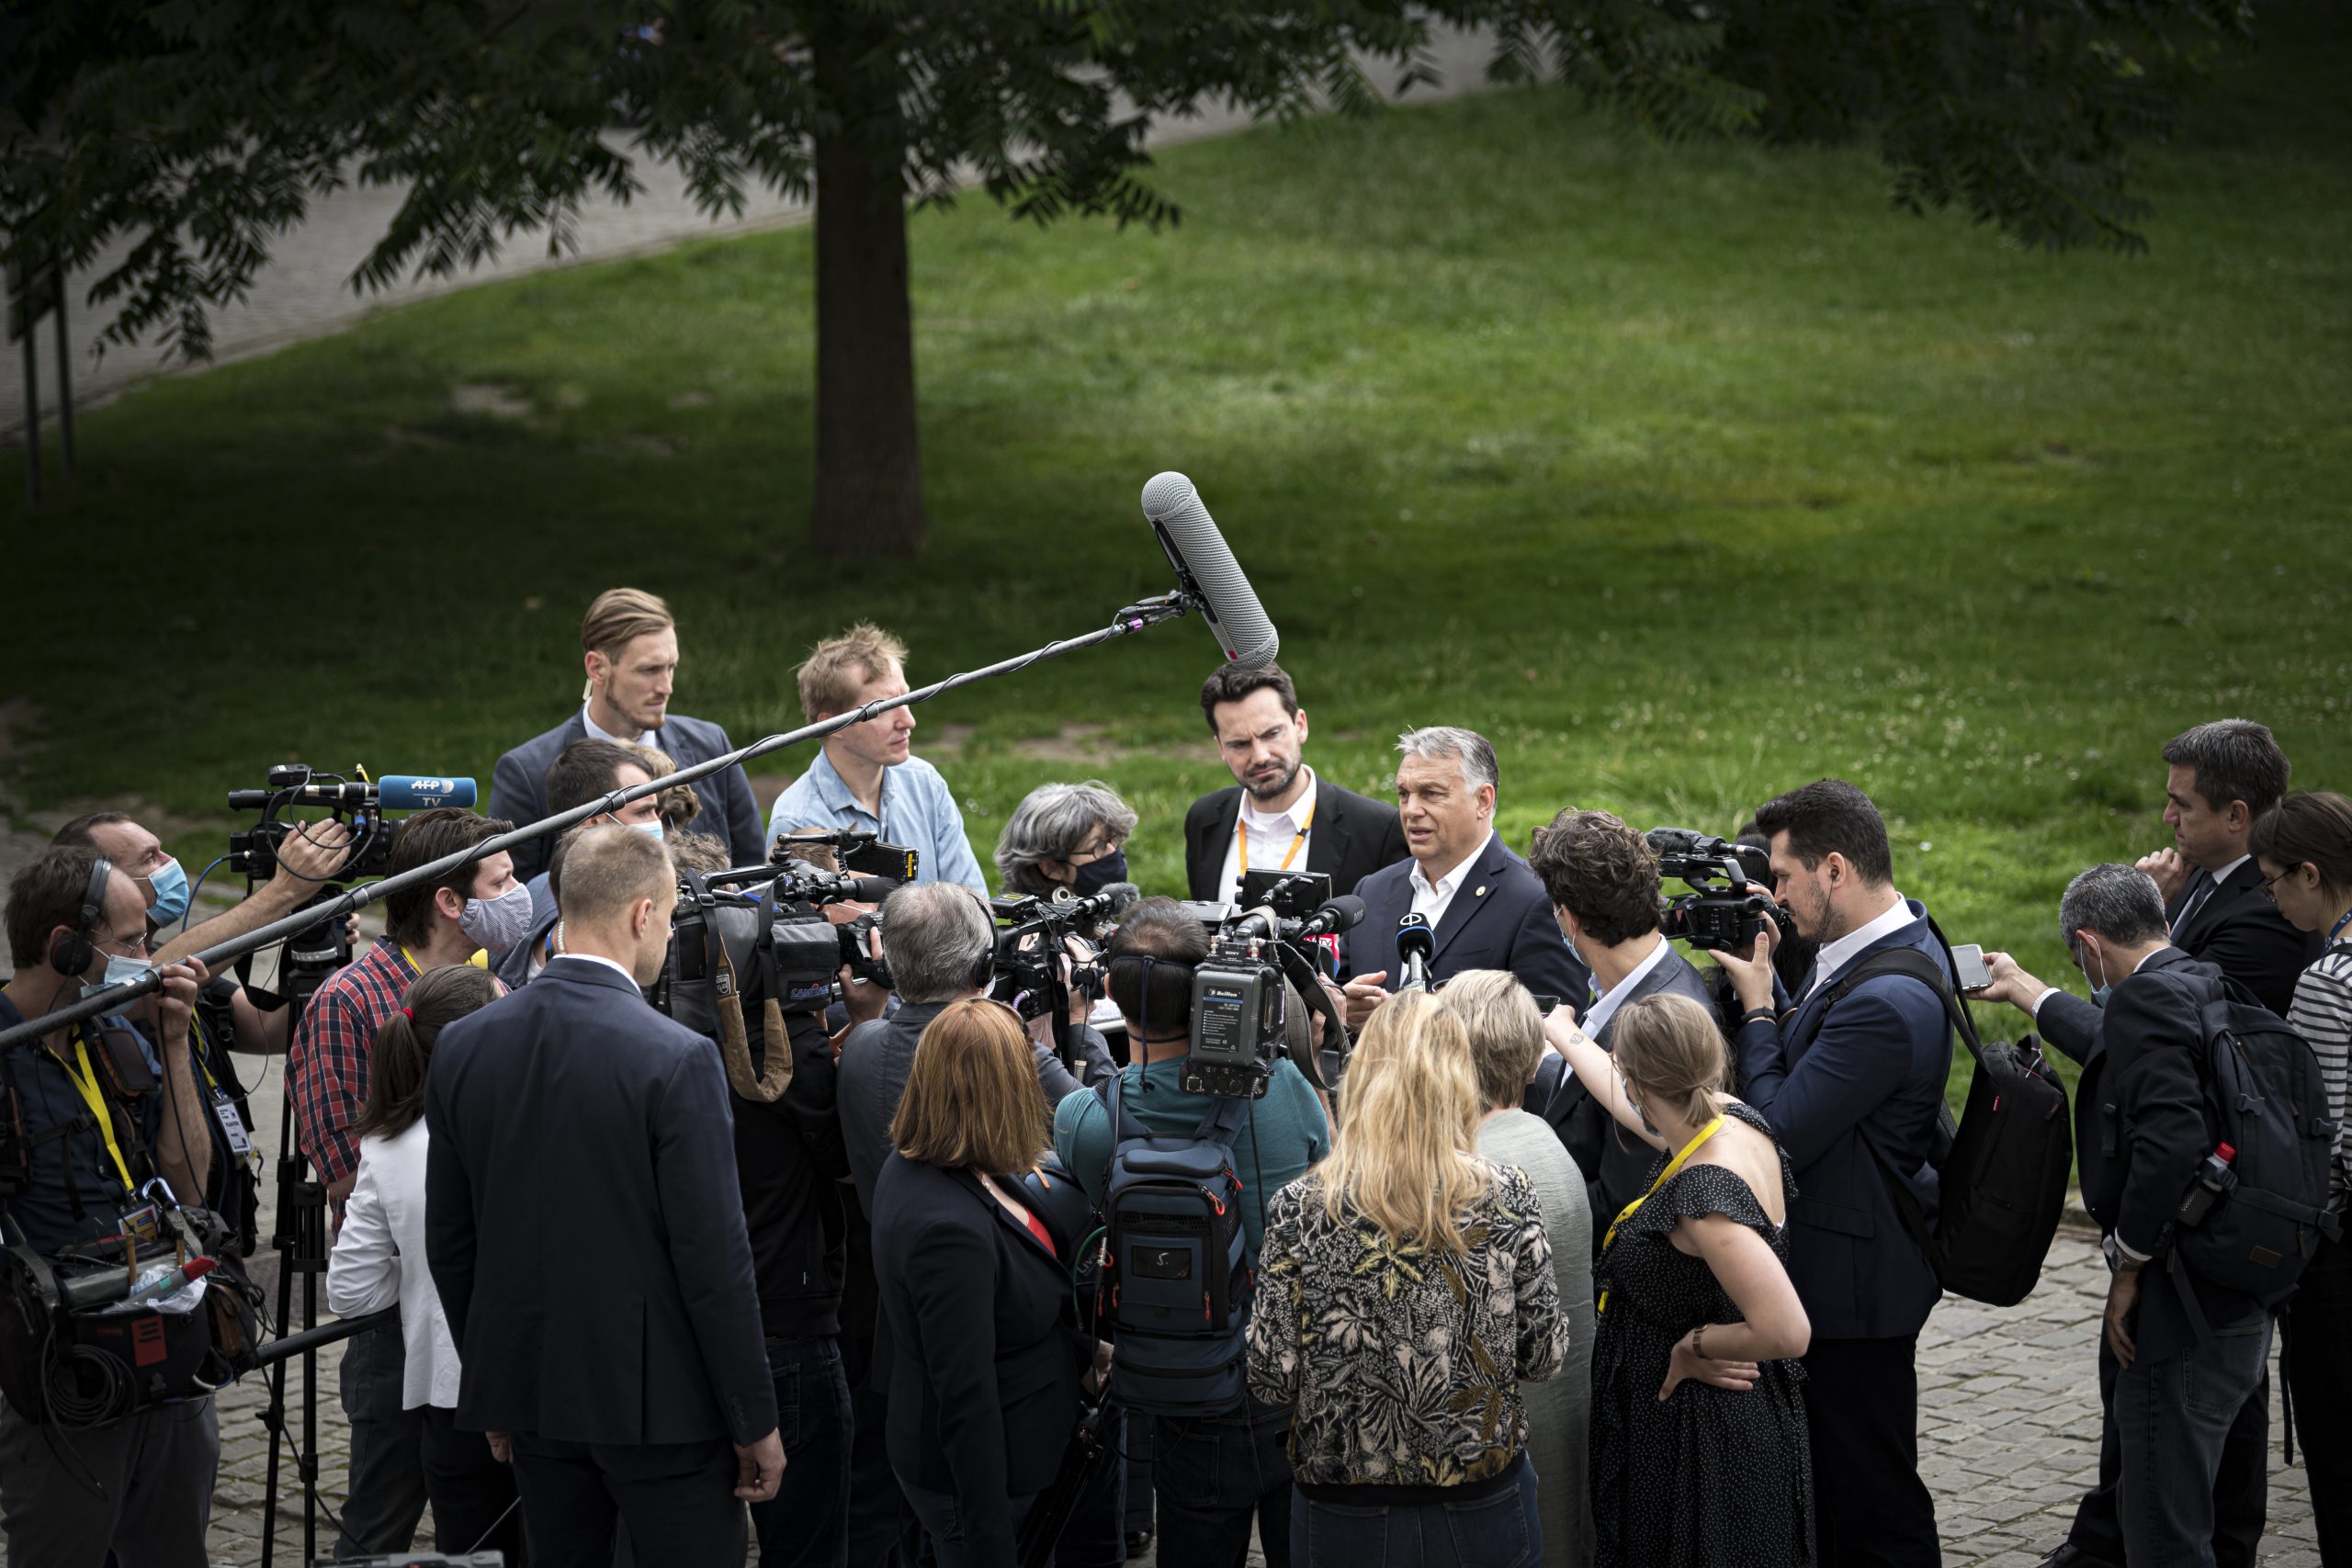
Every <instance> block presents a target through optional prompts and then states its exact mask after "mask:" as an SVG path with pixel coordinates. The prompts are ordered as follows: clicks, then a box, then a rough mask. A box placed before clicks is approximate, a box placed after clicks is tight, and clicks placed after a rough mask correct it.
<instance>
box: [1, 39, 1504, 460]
mask: <svg viewBox="0 0 2352 1568" xmlns="http://www.w3.org/2000/svg"><path fill="white" fill-rule="evenodd" d="M1492 52H1493V42H1492V39H1491V37H1490V36H1489V35H1487V34H1486V33H1484V32H1462V31H1456V30H1454V29H1451V28H1438V29H1433V30H1432V35H1431V39H1430V49H1429V51H1428V55H1429V59H1430V62H1432V63H1433V64H1435V65H1436V67H1437V69H1438V71H1439V73H1440V74H1441V76H1442V85H1440V86H1438V87H1435V88H1426V87H1424V88H1416V89H1415V90H1414V92H1413V94H1412V96H1411V100H1410V101H1412V102H1414V103H1417V104H1419V103H1434V102H1436V101H1438V100H1439V99H1441V98H1444V97H1448V96H1453V95H1455V94H1459V93H1464V92H1471V91H1475V90H1476V89H1477V88H1478V87H1479V86H1480V85H1482V84H1483V82H1484V80H1485V74H1486V66H1487V58H1488V56H1489V55H1491V54H1492ZM1395 75H1396V73H1395V71H1394V70H1393V68H1388V67H1380V68H1377V69H1375V70H1374V78H1373V79H1374V82H1375V83H1377V84H1380V85H1384V86H1385V85H1387V84H1388V83H1390V82H1393V81H1394V79H1395ZM1251 123H1253V122H1252V121H1251V120H1250V118H1249V117H1248V116H1246V115H1240V114H1236V113H1234V112H1233V111H1232V110H1231V109H1230V108H1229V107H1226V106H1225V105H1223V104H1221V103H1220V104H1217V105H1215V106H1211V107H1206V108H1204V111H1203V112H1202V113H1200V114H1196V115H1190V116H1185V117H1183V118H1162V119H1160V120H1159V121H1157V122H1155V123H1154V125H1153V127H1152V130H1151V131H1150V133H1149V135H1148V138H1147V141H1148V144H1149V145H1151V146H1153V147H1156V148H1157V147H1168V146H1173V145H1175V144H1177V143H1179V142H1183V141H1199V140H1201V139H1203V138H1204V137H1210V136H1221V135H1225V134H1227V133H1228V132H1231V131H1235V130H1243V129H1245V128H1247V127H1248V126H1250V124H1251ZM608 140H610V141H611V142H612V144H613V145H614V146H615V147H616V148H617V149H623V150H626V147H627V142H628V138H627V136H626V135H622V134H617V133H616V135H614V136H613V137H611V138H609V139H608ZM635 162H636V165H637V169H636V172H637V175H638V177H639V179H640V180H642V181H643V182H644V184H645V189H644V190H642V191H640V192H639V193H638V195H637V196H636V197H634V198H633V199H631V200H630V201H629V202H628V203H627V204H626V205H622V204H618V203H615V202H610V201H591V202H586V203H583V204H582V209H581V212H580V217H579V221H578V223H577V224H576V225H575V228H574V237H575V239H576V240H577V242H578V243H577V245H576V247H575V249H574V250H573V251H572V252H571V253H570V254H565V255H561V256H550V255H549V254H548V247H547V239H546V236H545V235H544V234H541V233H530V232H526V233H523V234H518V235H516V236H515V237H514V238H513V239H512V240H510V241H509V242H508V243H506V245H505V246H504V247H503V249H502V250H501V252H500V253H499V254H498V255H497V256H496V257H494V258H492V260H490V261H488V262H486V263H484V264H483V265H481V267H479V268H477V269H476V270H474V271H473V272H470V273H467V274H464V275H461V276H458V277H454V278H432V277H425V278H418V277H409V278H403V279H402V280H401V282H399V283H398V284H396V285H394V286H393V287H392V288H389V289H386V290H384V291H383V292H381V293H375V294H365V295H362V294H356V293H354V292H353V291H352V288H351V281H350V280H351V276H352V273H353V272H354V271H355V270H356V268H357V266H358V265H359V262H360V260H361V258H362V257H364V256H365V255H366V254H367V253H368V247H369V246H370V245H372V244H374V243H375V242H376V241H377V240H378V239H379V237H380V236H381V235H382V234H383V232H384V229H385V226H386V224H387V223H388V222H389V221H390V219H391V217H392V214H393V213H394V212H396V211H397V210H398V209H399V208H400V205H401V201H402V200H403V199H404V198H405V196H406V189H405V187H375V188H369V187H365V186H351V187H347V188H345V189H344V190H342V191H339V192H337V193H335V194H334V195H333V196H330V197H322V198H320V199H316V200H314V201H312V203H311V214H310V217H309V219H308V220H306V221H305V222H304V223H303V224H302V225H301V226H300V228H298V229H296V230H294V231H292V232H290V233H288V234H286V235H284V236H282V237H281V238H279V239H278V241H277V243H276V244H275V245H274V246H273V255H272V259H271V261H270V264H269V265H267V266H266V267H264V268H263V269H262V270H261V272H260V273H259V274H258V275H256V276H255V277H254V284H253V288H252V290H251V292H250V293H249V294H248V296H247V297H246V299H244V300H243V302H242V303H239V304H236V305H232V306H230V307H227V308H225V309H222V310H215V311H214V312H213V313H212V331H213V353H214V355H216V356H217V358H218V359H220V360H227V359H236V358H241V357H243V356H246V355H254V354H264V353H267V352H268V351H270V350H271V349H275V348H280V347H283V346H284V345H286V344H289V343H294V342H298V341H300V339H303V338H311V337H318V336H321V335H322V334H324V333H331V332H335V331H338V330H340V329H341V328H343V327H345V326H348V325H349V324H350V323H351V322H353V321H356V320H357V319H358V318H360V317H361V316H364V315H366V314H367V313H368V311H370V310H379V309H382V308H384V307H386V306H390V305H398V304H402V303H405V302H407V301H409V300H412V299H424V298H426V297H428V296H431V295H435V294H443V293H447V292H448V291H449V290H451V289H453V288H467V287H469V285H472V284H475V283H481V282H486V281H488V280H490V279H492V278H498V277H512V276H516V275H518V274H521V273H526V272H536V271H537V270H539V269H540V268H542V267H548V266H555V265H571V264H573V263H577V262H586V261H602V260H607V259H609V258H611V257H614V256H624V255H636V254H644V253H646V252H649V251H658V250H664V249H667V248H668V247H670V246H672V245H674V244H677V243H680V242H682V241H685V240H695V239H711V238H722V237H726V236H729V235H734V234H744V233H751V232H753V231H759V230H763V229H773V228H777V227H780V226H783V225H786V224H792V223H798V222H803V221H805V220H807V219H808V216H809V212H808V209H807V207H806V206H805V205H804V204H802V203H799V202H794V201H787V200H786V199H785V198H784V197H780V196H778V195H776V194H775V192H773V191H770V190H766V189H763V188H762V187H760V186H757V185H753V186H751V187H750V188H748V189H746V191H745V192H744V209H743V214H742V216H741V217H740V218H729V219H728V220H726V221H724V222H713V221H712V220H710V219H709V218H708V217H707V216H706V215H704V214H703V213H701V212H699V211H697V210H696V209H695V204H694V200H693V198H692V197H690V196H689V195H688V194H687V192H686V188H685V183H684V179H683V178H682V177H681V176H680V175H679V174H678V172H677V170H676V169H675V168H673V167H669V166H666V165H659V164H650V162H648V161H647V160H646V159H644V158H641V157H640V158H638V159H636V160H635ZM129 251H130V243H129V242H127V241H123V242H118V243H116V244H115V245H114V246H113V247H111V248H110V249H109V250H108V251H107V253H106V254H104V255H103V256H102V257H101V258H100V265H99V266H98V268H96V269H94V270H93V271H91V272H86V273H76V274H74V276H73V277H72V279H71V280H70V284H71V293H70V294H69V296H68V298H69V301H70V302H69V306H68V310H67V314H66V321H67V328H68V334H69V336H70V337H71V339H72V342H73V347H74V361H73V367H72V371H73V376H72V378H73V383H74V403H75V405H76V406H77V407H78V406H81V405H84V404H86V403H90V402H94V401H103V400H107V399H109V398H112V397H115V396H118V395H119V394H120V393H121V392H123V391H125V390H127V389H130V388H132V387H134V386H136V385H137V384H138V383H139V382H141V381H142V380H145V379H148V378H152V377H153V376H155V375H158V374H161V373H164V372H165V371H166V370H170V369H185V368H186V367H177V366H169V365H167V364H166V362H165V360H164V353H163V350H162V349H161V348H160V347H159V346H158V345H156V344H154V343H153V342H149V343H142V344H135V345H133V346H131V347H130V348H120V347H117V348H110V349H108V350H107V352H106V355H104V357H102V358H100V359H98V360H96V361H95V362H94V361H93V360H92V359H91V357H90V351H91V347H92V345H93V344H96V341H97V337H98V333H99V332H100V331H101V330H103V329H104V327H105V326H106V324H107V322H108V321H111V320H113V318H114V310H113V308H112V307H110V306H109V307H102V308H99V309H92V308H90V307H88V306H86V305H85V303H84V300H85V298H86V296H87V294H88V291H89V286H90V284H91V282H92V281H93V280H94V279H95V277H96V276H99V275H100V274H101V273H102V272H103V271H104V270H105V268H107V267H109V266H112V265H117V264H118V263H119V261H120V259H121V258H122V256H124V255H126V254H129ZM51 332H52V329H51V326H50V325H49V324H48V323H47V322H44V323H42V325H41V328H40V353H41V368H40V401H41V407H42V409H43V410H44V411H45V412H44V417H45V420H54V418H55V417H56V412H57V407H56V405H57V381H56V374H57V373H56V364H55V351H54V348H53V346H52V344H53V338H52V336H51ZM7 346H8V347H9V354H8V356H7V359H8V362H7V364H6V374H5V375H0V434H11V433H15V432H17V431H19V430H21V428H22V426H23V424H24V423H25V394H24V381H23V377H22V374H21V372H20V371H19V370H18V369H17V367H16V364H15V358H16V354H15V349H14V346H13V345H7ZM47 449H48V457H49V462H50V463H51V465H52V468H53V465H54V464H55V463H56V462H57V448H56V436H55V434H54V433H53V432H52V433H51V434H50V436H49V438H48V448H47Z"/></svg>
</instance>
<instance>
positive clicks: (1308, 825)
mask: <svg viewBox="0 0 2352 1568" xmlns="http://www.w3.org/2000/svg"><path fill="white" fill-rule="evenodd" d="M1304 771H1305V773H1306V790H1305V791H1304V792H1302V793H1301V794H1300V795H1299V797H1298V798H1297V799H1296V800H1294V801H1292V802H1291V803H1290V809H1289V810H1287V811H1278V812H1276V813H1274V815H1272V817H1261V816H1259V815H1258V806H1257V802H1256V801H1255V800H1254V799H1252V798H1251V796H1250V792H1249V791H1248V790H1246V789H1245V790H1243V791H1242V792H1241V810H1240V812H1239V813H1238V815H1236V816H1235V818H1233V832H1232V835H1231V836H1230V837H1229V838H1227V840H1226V845H1225V869H1224V870H1223V871H1221V872H1220V873H1218V874H1217V882H1216V888H1215V889H1214V890H1213V891H1212V893H1211V894H1210V898H1211V901H1212V902H1214V903H1218V904H1230V903H1232V902H1234V897H1233V890H1234V889H1235V888H1236V887H1238V886H1240V885H1241V873H1242V871H1243V870H1244V869H1245V868H1244V867H1243V865H1242V863H1241V846H1242V833H1243V830H1244V829H1247V830H1248V833H1249V844H1250V863H1249V866H1248V867H1247V868H1246V869H1248V870H1250V871H1280V870H1282V869H1283V861H1284V860H1285V859H1287V860H1288V861H1289V862H1290V869H1291V870H1293V871H1305V870H1306V857H1307V854H1308V852H1310V851H1312V850H1313V848H1314V847H1315V796H1316V793H1317V790H1316V784H1315V770H1314V769H1313V768H1307V769H1306V770H1304ZM1294 841H1295V843H1296V846H1297V847H1296V849H1295V851H1294V849H1293V848H1292V845H1293V843H1294Z"/></svg>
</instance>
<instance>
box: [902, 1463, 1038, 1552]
mask: <svg viewBox="0 0 2352 1568" xmlns="http://www.w3.org/2000/svg"><path fill="white" fill-rule="evenodd" d="M899 1490H900V1491H902V1492H904V1493H905V1494H906V1495H907V1506H909V1507H910V1508H912V1509H913V1510H914V1511H915V1517H916V1518H917V1519H919V1520H921V1521H922V1533H923V1535H924V1537H925V1538H926V1539H927V1540H929V1541H930V1543H931V1554H932V1557H933V1560H934V1561H935V1562H937V1563H938V1565H939V1568H977V1565H978V1562H979V1561H980V1560H979V1557H978V1554H976V1553H975V1552H974V1551H973V1550H972V1543H971V1542H970V1541H967V1540H965V1539H964V1521H963V1517H962V1514H961V1512H960V1510H959V1509H958V1507H957V1505H956V1494H955V1493H953V1492H933V1491H929V1490H927V1489H925V1488H923V1487H921V1486H916V1485H913V1484H911V1483H908V1482H905V1481H901V1482H899ZM1037 1498H1038V1494H1037V1493H1035V1492H1023V1493H1022V1494H1021V1495H1018V1496H1016V1497H1012V1498H1009V1499H1007V1506H1008V1507H1010V1508H1011V1510H1012V1533H1013V1535H1014V1536H1015V1537H1016V1538H1017V1537H1018V1536H1019V1535H1020V1534H1021V1521H1022V1520H1023V1519H1025V1518H1027V1517H1029V1510H1030V1508H1031V1507H1032V1506H1035V1503H1036V1501H1037Z"/></svg>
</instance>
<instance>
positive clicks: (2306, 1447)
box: [2279, 1241, 2352, 1568]
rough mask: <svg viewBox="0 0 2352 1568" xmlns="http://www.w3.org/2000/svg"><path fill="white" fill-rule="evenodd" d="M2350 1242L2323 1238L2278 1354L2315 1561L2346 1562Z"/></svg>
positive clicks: (2338, 1566) (2349, 1535) (2351, 1394)
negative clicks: (2307, 1490) (2307, 1497)
mask: <svg viewBox="0 0 2352 1568" xmlns="http://www.w3.org/2000/svg"><path fill="white" fill-rule="evenodd" d="M2347 1325H2352V1246H2347V1244H2346V1243H2345V1242H2341V1241H2323V1242H2321V1243H2320V1244H2319V1252H2318V1254H2317V1256H2315V1257H2313V1258H2312V1260H2311V1264H2310V1266H2309V1267H2308V1268H2306V1269H2304V1270H2303V1277H2302V1280H2301V1282H2300V1283H2299V1284H2297V1286H2296V1287H2295V1299H2294V1300H2293V1301H2292V1302H2290V1303H2289V1304H2288V1307H2287V1344H2286V1350H2285V1352H2284V1354H2282V1355H2281V1356H2280V1358H2279V1362H2280V1368H2281V1371H2284V1373H2285V1374H2286V1378H2287V1392H2288V1394H2289V1396H2290V1398H2291V1399H2292V1400H2293V1401H2294V1405H2295V1438H2296V1440H2297V1441H2299V1442H2301V1444H2302V1457H2303V1475H2304V1477H2305V1479H2306V1480H2307V1481H2308V1482H2309V1483H2310V1485H2311V1495H2312V1524H2313V1525H2315V1526H2316V1527H2318V1534H2319V1560H2320V1561H2321V1562H2323V1563H2325V1564H2327V1568H2345V1565H2346V1564H2352V1339H2347V1338H2346V1335H2345V1330H2346V1326H2347Z"/></svg>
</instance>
